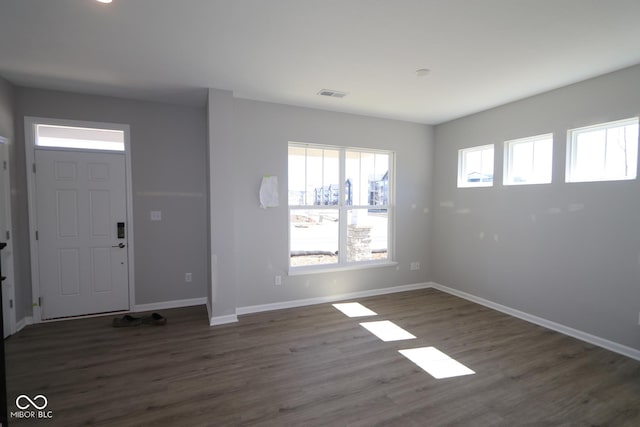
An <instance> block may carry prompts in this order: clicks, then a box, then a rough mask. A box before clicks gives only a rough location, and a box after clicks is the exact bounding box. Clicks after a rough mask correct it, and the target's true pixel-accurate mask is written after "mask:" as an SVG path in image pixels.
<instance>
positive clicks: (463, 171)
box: [458, 144, 493, 187]
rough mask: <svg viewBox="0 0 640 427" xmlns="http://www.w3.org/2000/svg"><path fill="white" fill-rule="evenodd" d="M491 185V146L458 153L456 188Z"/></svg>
mask: <svg viewBox="0 0 640 427" xmlns="http://www.w3.org/2000/svg"><path fill="white" fill-rule="evenodd" d="M492 185H493V144H491V145H482V146H478V147H471V148H463V149H461V150H459V151H458V187H491V186H492Z"/></svg>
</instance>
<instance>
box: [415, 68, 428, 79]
mask: <svg viewBox="0 0 640 427" xmlns="http://www.w3.org/2000/svg"><path fill="white" fill-rule="evenodd" d="M430 72H431V70H430V69H428V68H420V69H419V70H416V76H418V77H424V76H426V75H428V74H429V73H430Z"/></svg>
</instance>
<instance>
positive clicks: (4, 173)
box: [0, 138, 15, 338]
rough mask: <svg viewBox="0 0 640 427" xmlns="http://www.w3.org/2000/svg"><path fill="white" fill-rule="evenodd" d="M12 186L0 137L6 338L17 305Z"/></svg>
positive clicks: (0, 228)
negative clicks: (13, 247)
mask: <svg viewBox="0 0 640 427" xmlns="http://www.w3.org/2000/svg"><path fill="white" fill-rule="evenodd" d="M10 197H11V187H10V186H9V150H8V146H7V140H6V139H4V138H0V242H2V243H6V244H7V247H5V248H4V249H3V250H2V251H0V265H2V269H1V270H2V276H4V280H2V284H1V285H0V286H2V320H3V326H4V331H3V333H4V338H6V337H8V336H9V335H11V334H12V333H13V332H14V328H15V305H14V303H13V298H14V295H15V292H14V289H13V252H12V245H11V241H10V237H11V230H10V228H11V227H10V224H11V221H10V218H11V200H10Z"/></svg>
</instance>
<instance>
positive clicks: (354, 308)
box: [333, 302, 378, 317]
mask: <svg viewBox="0 0 640 427" xmlns="http://www.w3.org/2000/svg"><path fill="white" fill-rule="evenodd" d="M333 306H334V307H335V308H337V309H338V310H340V311H341V312H342V313H344V314H345V315H347V316H349V317H364V316H375V315H377V314H378V313H376V312H375V311H373V310H369V309H368V308H367V307H365V306H364V305H362V304H360V303H359V302H345V303H340V304H333Z"/></svg>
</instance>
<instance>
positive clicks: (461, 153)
mask: <svg viewBox="0 0 640 427" xmlns="http://www.w3.org/2000/svg"><path fill="white" fill-rule="evenodd" d="M489 148H491V149H493V155H494V165H493V176H494V177H495V146H494V144H487V145H479V146H477V147H469V148H461V149H460V150H458V188H475V187H493V182H494V181H495V179H492V180H491V182H483V181H478V182H468V181H467V180H466V178H465V177H464V176H463V175H464V170H465V166H466V164H465V159H466V157H465V154H466V153H473V152H474V151H483V150H487V149H489Z"/></svg>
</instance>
